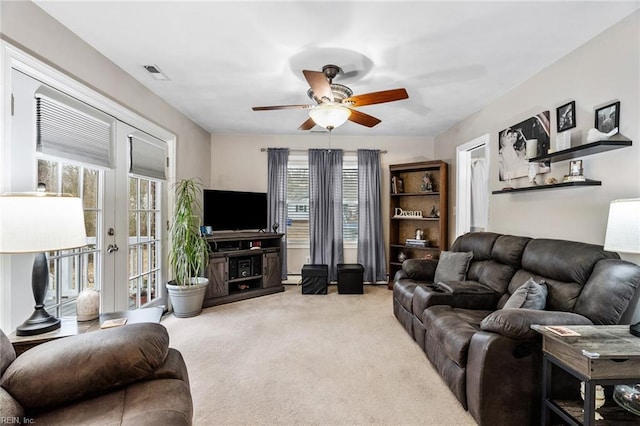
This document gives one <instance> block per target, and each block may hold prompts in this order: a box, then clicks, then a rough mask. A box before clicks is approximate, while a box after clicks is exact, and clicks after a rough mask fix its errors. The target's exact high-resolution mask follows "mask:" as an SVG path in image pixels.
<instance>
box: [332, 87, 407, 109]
mask: <svg viewBox="0 0 640 426" xmlns="http://www.w3.org/2000/svg"><path fill="white" fill-rule="evenodd" d="M408 97H409V94H408V93H407V91H406V90H405V89H392V90H383V91H382V92H372V93H365V94H362V95H356V96H351V97H350V98H347V99H345V100H344V101H342V103H349V104H351V106H354V107H361V106H364V105H373V104H381V103H384V102H393V101H399V100H401V99H407V98H408Z"/></svg>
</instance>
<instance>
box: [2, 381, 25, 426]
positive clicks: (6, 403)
mask: <svg viewBox="0 0 640 426" xmlns="http://www.w3.org/2000/svg"><path fill="white" fill-rule="evenodd" d="M23 416H24V409H23V408H22V406H21V405H20V403H19V402H18V401H16V400H15V398H14V397H12V396H11V395H10V394H9V392H7V391H6V390H4V389H3V388H0V419H5V421H4V422H2V421H0V423H5V422H7V421H6V419H15V418H22V417H23Z"/></svg>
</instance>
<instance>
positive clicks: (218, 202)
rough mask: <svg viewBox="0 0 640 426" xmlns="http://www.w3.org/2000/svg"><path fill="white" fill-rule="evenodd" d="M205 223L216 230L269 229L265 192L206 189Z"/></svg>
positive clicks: (204, 204)
mask: <svg viewBox="0 0 640 426" xmlns="http://www.w3.org/2000/svg"><path fill="white" fill-rule="evenodd" d="M203 210H204V212H203V215H204V225H205V226H211V228H212V229H213V230H214V231H243V230H258V229H262V230H267V231H268V225H267V194H266V193H265V192H243V191H222V190H217V189H205V190H204V203H203Z"/></svg>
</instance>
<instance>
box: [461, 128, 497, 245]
mask: <svg viewBox="0 0 640 426" xmlns="http://www.w3.org/2000/svg"><path fill="white" fill-rule="evenodd" d="M490 140H491V137H490V136H489V134H488V133H487V134H484V135H482V136H479V137H477V138H475V139H473V140H471V141H469V142H467V143H464V144H462V145H459V146H457V147H456V173H457V179H456V182H457V185H456V235H455V237H456V238H457V237H459V236H460V235H462V234H464V233H466V232H469V230H470V229H471V173H470V171H471V152H472V151H474V150H476V149H478V148H481V147H484V149H485V158H486V159H487V164H488V162H489V158H491V157H490V148H489V147H490V144H489V142H490ZM488 184H489V182H487V185H488Z"/></svg>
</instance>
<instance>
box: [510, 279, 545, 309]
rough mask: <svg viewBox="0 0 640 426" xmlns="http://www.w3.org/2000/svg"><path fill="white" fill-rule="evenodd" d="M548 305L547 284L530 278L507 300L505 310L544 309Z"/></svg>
mask: <svg viewBox="0 0 640 426" xmlns="http://www.w3.org/2000/svg"><path fill="white" fill-rule="evenodd" d="M546 304H547V284H546V283H545V282H544V281H541V282H540V283H538V282H536V281H534V280H533V278H529V280H527V282H526V283H524V284H523V285H521V286H520V287H519V288H518V289H517V290H516V291H515V292H514V293H513V294H512V295H511V297H509V300H507V303H505V304H504V306H503V307H502V308H503V309H518V308H524V309H544V307H545V305H546Z"/></svg>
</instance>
